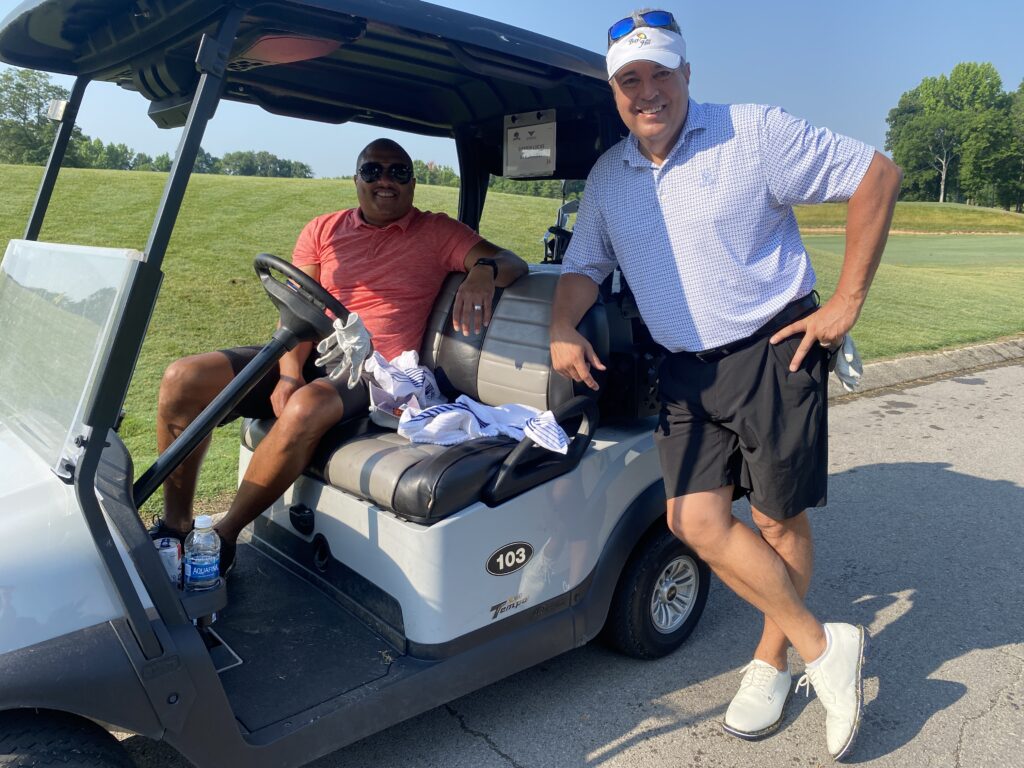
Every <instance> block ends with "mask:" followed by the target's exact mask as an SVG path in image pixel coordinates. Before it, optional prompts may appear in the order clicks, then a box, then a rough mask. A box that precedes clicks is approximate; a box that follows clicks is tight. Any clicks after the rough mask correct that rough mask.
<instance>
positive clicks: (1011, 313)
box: [0, 166, 1024, 503]
mask: <svg viewBox="0 0 1024 768" xmlns="http://www.w3.org/2000/svg"><path fill="white" fill-rule="evenodd" d="M41 173H42V169H41V168H35V167H25V166H0V190H3V192H2V194H0V248H4V249H5V248H6V243H7V240H8V239H10V238H12V237H20V236H21V234H22V232H23V230H24V226H25V221H26V220H27V217H28V212H29V210H30V208H31V205H32V201H33V199H34V197H35V192H36V187H37V185H38V182H39V178H40V176H41ZM165 179H166V176H165V175H164V174H158V173H124V172H117V171H95V170H76V169H69V170H66V171H64V172H62V175H61V180H60V182H59V183H58V185H57V189H56V192H55V195H54V200H53V203H52V204H51V209H50V210H51V213H50V214H48V216H47V219H46V223H45V224H44V227H43V231H42V234H41V237H40V239H41V240H52V241H55V242H70V243H80V244H83V245H106V246H115V247H133V248H138V249H140V250H141V249H143V248H144V246H145V243H146V239H147V236H148V233H149V227H150V224H151V223H152V217H153V214H154V212H155V210H156V206H157V204H158V202H159V199H160V195H161V193H162V190H163V184H164V181H165ZM416 201H417V204H418V205H419V206H420V207H421V208H424V209H428V210H434V211H445V212H447V213H449V214H451V215H454V214H455V212H456V210H457V206H458V197H457V190H455V189H448V188H440V187H428V186H421V187H419V188H418V189H417V191H416ZM558 202H559V201H557V200H551V199H541V198H530V197H524V196H518V195H507V194H497V193H496V194H492V195H489V196H488V202H487V206H486V213H485V215H484V220H483V221H482V222H481V233H482V234H483V235H484V236H485V237H487V238H488V239H490V240H492V241H494V242H495V243H498V244H500V245H503V246H506V247H509V248H511V249H512V250H515V251H516V252H517V253H519V254H520V255H522V256H523V257H524V258H526V259H527V260H528V261H539V260H540V258H541V255H542V248H541V244H540V238H541V236H542V234H543V233H544V231H545V230H546V228H547V227H548V226H550V225H551V224H552V223H553V222H554V215H555V210H556V208H557V207H558ZM354 204H355V191H354V187H353V185H352V182H351V181H339V180H330V179H314V180H303V179H258V178H232V177H223V176H194V177H193V178H192V180H191V181H190V183H189V190H188V194H187V195H186V199H185V203H184V205H183V208H182V212H181V215H180V217H179V219H178V225H177V228H176V230H175V233H174V236H173V237H172V239H171V243H170V247H169V252H168V255H167V259H166V260H165V262H164V271H165V273H166V277H165V280H164V285H163V288H162V291H161V295H160V299H159V301H158V302H157V307H156V311H155V314H154V318H153V321H152V324H151V326H150V331H149V334H148V336H147V338H146V342H145V345H144V347H143V350H142V356H141V359H140V361H139V364H138V367H137V370H136V374H135V377H134V379H133V381H132V386H131V389H130V391H129V393H128V398H127V401H126V410H127V412H128V415H127V417H126V419H125V422H124V425H123V427H122V435H123V436H124V438H125V441H126V442H127V444H128V447H129V449H130V450H131V452H132V455H133V457H134V459H135V462H136V473H141V471H143V470H144V469H145V468H146V467H147V466H148V465H149V463H150V462H151V461H152V460H153V459H154V458H155V457H156V444H155V439H154V436H153V425H154V421H155V406H156V393H157V390H158V387H159V382H160V377H161V375H162V373H163V370H164V368H165V367H166V366H167V364H168V363H170V362H171V361H172V360H174V359H176V358H178V357H180V356H182V355H186V354H193V353H197V352H205V351H209V350H211V349H217V348H220V347H225V346H233V345H237V344H252V343H262V342H263V341H265V340H266V339H267V338H268V337H269V335H270V333H271V330H272V328H273V326H274V322H275V319H276V315H275V313H274V311H273V309H272V306H271V304H270V302H269V301H268V300H267V299H266V297H265V294H264V293H263V290H262V288H260V286H259V282H258V280H257V279H256V277H255V275H254V273H253V271H252V257H253V256H254V255H255V254H256V253H259V252H260V251H266V252H269V253H275V254H278V255H281V256H287V255H289V254H290V253H291V249H292V246H293V244H294V242H295V238H296V236H297V234H298V232H299V230H300V229H301V228H302V226H303V225H304V224H305V223H306V222H307V221H308V220H309V219H310V218H312V217H313V216H315V215H317V214H319V213H323V212H326V211H331V210H336V209H338V208H342V207H348V206H352V205H354ZM798 217H799V218H800V220H801V222H802V223H803V224H804V226H806V227H816V228H822V227H832V226H842V225H843V222H844V221H845V207H844V206H831V205H830V206H819V207H818V208H816V209H801V210H800V211H798ZM896 226H897V228H899V229H909V230H922V231H928V232H935V233H942V232H954V231H972V232H981V231H985V232H1002V233H1017V234H1006V235H1003V236H999V237H996V236H980V235H979V236H948V235H946V236H905V235H894V236H892V237H891V238H890V241H889V243H890V244H889V248H888V249H887V252H886V258H885V260H884V261H883V264H882V267H881V268H880V270H879V273H878V277H877V278H876V280H875V285H874V287H873V288H872V292H871V296H870V298H869V300H868V304H867V306H866V307H865V310H864V314H863V317H862V319H861V321H860V323H859V324H858V326H857V330H856V334H855V337H856V339H857V343H858V346H859V348H860V349H861V352H862V354H863V355H864V357H865V358H868V359H870V358H879V357H887V356H893V355H899V354H905V353H908V352H917V351H921V350H927V349H937V348H942V347H948V346H954V345H959V344H965V343H969V342H975V341H982V340H987V339H993V338H998V337H1001V336H1007V335H1011V334H1016V333H1021V332H1024V302H1022V301H1021V296H1024V216H1019V215H1015V214H1007V213H1004V212H1002V211H990V210H985V209H976V208H968V207H966V206H952V205H948V206H936V205H932V204H924V203H909V204H903V203H901V204H900V205H899V206H897V213H896ZM806 239H807V245H808V247H809V249H810V252H811V255H812V258H813V261H814V265H815V269H816V270H817V271H818V275H819V283H820V290H821V292H822V294H823V295H824V296H827V295H828V294H829V293H830V292H831V290H832V288H833V286H834V285H835V281H836V278H837V277H838V270H839V266H840V264H841V261H842V248H843V238H842V236H841V235H829V234H809V235H808V236H807V238H806ZM236 461H237V430H236V429H235V428H234V427H227V428H225V429H221V430H218V433H217V435H216V438H215V440H214V444H213V446H212V448H211V451H210V454H209V456H208V459H207V465H206V468H205V471H204V474H203V478H202V480H201V486H200V496H202V497H205V498H210V497H213V496H216V495H218V494H222V493H224V492H227V491H229V490H231V489H232V488H233V487H234V482H235V471H236V470H235V466H236ZM157 503H158V502H157Z"/></svg>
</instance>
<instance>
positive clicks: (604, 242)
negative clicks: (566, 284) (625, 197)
mask: <svg viewBox="0 0 1024 768" xmlns="http://www.w3.org/2000/svg"><path fill="white" fill-rule="evenodd" d="M602 186H603V184H602V180H601V178H600V176H599V175H598V173H597V168H596V167H595V168H594V170H592V171H591V172H590V175H589V176H588V177H587V186H586V187H585V188H584V190H583V199H582V200H581V201H580V210H579V213H578V214H577V215H576V226H575V227H573V231H572V239H571V240H570V241H569V247H568V248H567V249H566V252H565V256H564V257H563V259H562V274H563V275H585V276H586V277H589V278H590V279H591V280H593V281H594V282H595V283H597V284H598V285H600V284H601V283H603V282H604V279H605V278H606V277H608V275H610V274H611V273H612V270H613V269H615V263H616V259H615V251H614V250H613V248H612V243H611V239H610V238H609V236H608V226H607V225H606V224H605V220H604V214H603V213H602V212H601V204H600V200H601V195H602V192H603V190H602Z"/></svg>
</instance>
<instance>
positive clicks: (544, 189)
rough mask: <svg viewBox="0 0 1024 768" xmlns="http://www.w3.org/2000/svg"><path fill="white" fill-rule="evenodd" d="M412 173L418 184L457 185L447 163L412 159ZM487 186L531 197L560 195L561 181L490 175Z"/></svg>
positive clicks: (455, 178)
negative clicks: (441, 163) (440, 163)
mask: <svg viewBox="0 0 1024 768" xmlns="http://www.w3.org/2000/svg"><path fill="white" fill-rule="evenodd" d="M412 166H413V168H412V169H413V173H414V174H415V176H416V181H417V182H419V183H420V184H431V185H434V186H438V187H457V186H459V175H458V174H457V173H456V172H455V170H454V169H453V168H452V167H451V166H448V165H439V164H438V163H435V162H432V161H431V162H423V161H422V160H413V161H412ZM487 188H488V189H489V190H493V191H495V192H507V193H509V194H512V195H531V196H533V197H554V198H560V197H561V196H562V182H560V181H552V180H546V181H545V180H533V179H507V178H505V177H503V176H491V178H490V180H489V181H488V183H487Z"/></svg>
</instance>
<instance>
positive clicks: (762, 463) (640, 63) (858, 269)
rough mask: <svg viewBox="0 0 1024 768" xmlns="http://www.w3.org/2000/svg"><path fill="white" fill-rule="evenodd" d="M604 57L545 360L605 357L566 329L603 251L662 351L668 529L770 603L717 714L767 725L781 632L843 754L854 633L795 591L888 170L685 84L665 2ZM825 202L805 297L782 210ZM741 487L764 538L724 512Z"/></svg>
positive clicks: (594, 279) (853, 709)
mask: <svg viewBox="0 0 1024 768" xmlns="http://www.w3.org/2000/svg"><path fill="white" fill-rule="evenodd" d="M607 65H608V77H609V80H610V84H611V87H612V92H613V94H614V97H615V102H616V105H617V107H618V111H619V115H620V116H621V117H622V120H623V122H624V123H625V124H626V126H627V127H628V128H629V131H630V135H629V136H628V137H627V138H626V139H624V140H622V141H621V142H619V143H618V144H617V145H615V146H614V147H612V149H610V150H609V151H608V152H606V153H605V154H604V155H603V156H602V157H601V158H600V159H599V160H598V162H597V163H596V164H595V166H594V168H593V170H592V171H591V173H590V177H589V178H588V180H587V187H586V192H585V194H584V197H583V202H582V205H581V208H580V212H579V216H578V219H577V224H576V229H575V233H574V235H573V238H572V241H571V243H570V245H569V249H568V252H567V254H566V257H565V262H564V264H563V267H562V277H561V279H560V281H559V284H558V289H557V292H556V295H555V306H554V310H553V315H552V321H551V358H552V364H553V365H554V367H555V369H556V370H558V371H559V372H560V373H562V374H564V375H566V376H568V377H570V378H572V379H573V380H575V381H582V382H585V383H586V384H588V385H589V386H590V387H592V388H595V389H596V388H597V384H596V382H595V381H594V378H593V376H592V375H591V367H592V366H593V367H594V368H597V369H600V370H603V369H604V365H603V363H602V362H601V360H599V359H598V357H597V355H596V354H595V353H594V350H593V348H592V347H591V346H590V345H589V344H588V343H587V341H586V340H585V339H584V338H583V337H582V336H580V334H578V333H577V332H576V330H575V327H576V325H577V323H578V322H579V321H580V319H581V318H582V316H583V314H584V313H585V312H586V310H587V309H588V308H589V307H590V305H591V304H592V303H593V302H594V301H595V299H596V298H597V294H598V286H599V285H600V284H601V282H602V281H603V280H604V279H605V278H606V277H607V276H608V275H609V273H610V272H611V271H612V269H613V268H614V267H615V266H616V264H618V266H619V267H620V268H621V270H622V274H623V275H624V276H625V278H626V280H627V281H628V283H629V285H630V287H631V288H632V290H633V293H634V295H635V296H636V300H637V304H638V306H639V309H640V313H641V315H642V316H643V318H644V321H645V322H646V324H647V326H648V328H649V329H650V331H651V335H652V336H653V338H654V339H655V341H657V342H658V343H659V344H661V345H662V346H664V347H665V348H666V349H667V350H668V352H669V354H668V355H667V357H666V358H665V361H664V363H663V365H662V368H661V372H660V397H661V402H662V407H661V416H660V419H659V423H658V427H657V433H656V436H655V438H656V441H657V444H658V450H659V455H660V458H661V463H662V470H663V473H664V478H665V488H666V493H667V496H668V503H667V516H668V525H669V528H670V529H671V530H672V532H673V533H675V534H676V536H678V537H679V538H680V539H682V540H683V541H685V542H686V543H687V544H688V545H689V546H690V547H692V548H693V549H694V550H695V551H696V552H697V554H699V555H700V556H701V557H702V558H703V559H704V560H705V561H706V562H707V563H708V565H709V566H711V568H712V569H713V570H714V571H715V573H716V574H717V575H718V576H719V578H721V579H722V581H723V582H725V583H726V584H727V585H728V586H729V587H730V588H731V589H732V590H733V591H735V592H736V593H737V594H738V595H739V596H740V597H742V598H743V599H744V600H746V601H747V602H749V603H751V604H752V605H753V606H755V607H756V608H757V609H758V610H760V611H761V612H762V613H763V614H764V617H765V618H764V628H763V631H762V634H761V639H760V642H759V643H758V645H757V648H756V649H755V651H754V658H753V660H752V661H751V662H750V664H749V665H748V666H747V668H746V669H745V670H744V676H743V680H742V681H741V683H740V689H739V692H738V693H737V694H736V696H735V698H734V699H733V701H732V703H731V705H730V706H729V709H728V712H727V713H726V717H725V723H724V726H725V729H726V730H727V731H728V732H730V733H732V734H735V735H737V736H740V737H742V738H748V739H754V738H759V737H761V736H764V735H767V734H768V733H771V732H772V731H774V730H775V729H776V728H777V727H778V726H779V724H780V723H781V721H782V710H783V706H784V704H785V702H786V700H787V698H788V696H789V693H790V685H791V677H790V672H789V668H788V663H787V650H788V646H789V644H792V645H793V647H794V648H795V649H796V650H797V652H798V653H799V654H800V655H801V656H802V657H803V659H804V660H805V662H806V664H807V674H806V676H805V677H806V678H809V680H810V683H811V684H813V685H814V689H815V691H816V693H817V694H818V698H819V699H820V700H821V701H822V703H823V704H824V706H825V711H826V741H827V744H828V750H829V752H830V753H831V754H832V755H833V757H835V758H839V757H842V756H843V755H844V754H846V753H847V751H848V750H849V748H850V746H851V744H852V743H853V739H854V736H855V735H856V732H857V727H858V725H859V722H860V708H861V666H862V661H863V653H864V643H865V637H864V629H863V627H855V626H851V625H850V624H841V623H832V624H825V625H822V624H821V623H820V622H819V621H818V619H816V618H815V617H814V616H813V615H812V614H811V613H810V611H808V609H807V608H806V606H805V605H804V602H803V597H804V595H805V593H806V592H807V587H808V584H809V582H810V578H811V565H812V551H813V549H812V541H811V532H810V525H809V522H808V520H807V515H806V513H805V511H804V510H805V509H806V508H807V507H817V506H822V505H824V504H825V501H826V485H827V470H828V467H827V414H826V406H827V391H826V381H827V377H828V359H829V355H830V351H831V350H834V349H835V348H836V347H838V346H839V345H840V344H841V343H842V341H843V337H844V336H845V335H846V334H847V333H848V332H849V330H850V329H851V328H852V327H853V324H854V323H855V322H856V320H857V317H858V316H859V315H860V312H861V308H862V307H863V305H864V300H865V298H866V296H867V292H868V287H869V286H870V284H871V280H872V277H873V276H874V273H875V269H876V268H877V266H878V262H879V260H880V258H881V255H882V250H883V248H884V246H885V240H886V236H887V233H888V229H889V224H890V221H891V218H892V212H893V207H894V205H895V200H896V195H897V192H898V190H899V184H900V177H901V174H900V171H899V169H898V168H897V167H896V166H895V165H893V164H892V162H890V161H889V160H888V159H887V158H885V157H884V156H882V155H880V154H879V153H878V152H876V151H874V150H873V149H872V148H871V147H868V146H866V145H864V144H862V143H860V142H858V141H855V140H853V139H850V138H848V137H845V136H840V135H838V134H835V133H832V132H831V131H828V130H825V129H819V128H814V127H812V126H810V125H808V124H807V123H806V122H804V121H803V120H799V119H797V118H794V117H792V116H790V115H788V114H786V113H785V112H784V111H782V110H781V109H778V108H771V107H762V106H756V105H718V104H699V103H697V102H695V101H693V100H692V99H690V98H689V83H690V64H689V63H688V62H687V61H686V44H685V42H684V40H683V38H682V36H681V34H680V31H679V27H678V25H677V23H676V21H675V19H674V18H673V17H672V14H670V13H668V12H666V11H647V12H635V13H633V14H632V15H631V16H629V17H627V18H624V19H622V20H621V21H618V22H616V23H615V24H613V25H612V27H611V29H610V30H609V33H608V54H607ZM836 200H849V210H848V218H847V227H846V254H845V257H844V260H843V267H842V272H841V274H840V277H839V283H838V285H837V286H836V291H835V293H834V295H833V296H832V297H831V298H830V299H829V300H828V301H827V302H826V303H825V304H824V305H823V306H821V307H818V306H817V295H816V294H815V293H814V291H813V288H814V282H815V276H814V271H813V269H812V268H811V263H810V259H809V257H808V255H807V251H806V250H805V248H804V246H803V243H802V242H801V239H800V233H799V230H798V228H797V223H796V219H795V217H794V215H793V209H792V206H793V205H795V204H797V203H820V202H825V201H836ZM743 495H746V496H748V497H749V498H750V502H751V506H752V508H753V519H754V523H755V524H756V525H757V528H758V529H759V533H760V535H758V533H757V532H755V531H753V530H751V529H750V528H748V527H747V526H746V525H744V524H742V523H741V522H740V521H739V520H737V519H736V518H735V517H733V515H732V502H733V500H734V499H736V498H739V497H740V496H743ZM801 682H804V681H803V680H802V681H801Z"/></svg>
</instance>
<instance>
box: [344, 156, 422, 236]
mask: <svg viewBox="0 0 1024 768" xmlns="http://www.w3.org/2000/svg"><path fill="white" fill-rule="evenodd" d="M360 159H361V164H363V163H380V164H381V165H382V166H384V173H383V174H382V175H381V177H380V178H379V179H377V180H376V181H370V182H366V181H363V180H362V179H361V178H360V177H359V173H358V172H357V173H356V177H355V180H356V199H357V200H358V201H359V210H360V211H361V212H362V214H363V220H364V221H366V223H367V224H372V225H373V226H375V227H386V226H387V225H388V224H391V223H393V222H396V221H398V220H399V219H401V218H402V217H403V216H405V215H406V214H407V213H408V212H409V211H410V210H411V209H412V199H413V191H414V190H415V189H416V180H415V179H413V180H412V181H410V182H409V183H408V184H399V183H398V182H397V181H395V180H394V179H392V178H391V176H390V175H389V174H388V173H387V169H388V168H389V167H390V166H391V165H394V164H407V165H409V167H410V168H411V167H412V161H411V160H410V159H409V156H408V155H406V154H405V153H404V152H402V151H401V150H400V149H397V148H395V147H394V146H388V144H386V143H382V144H376V143H375V144H371V145H370V146H368V147H367V148H366V149H365V150H364V151H363V154H362V156H361V158H360Z"/></svg>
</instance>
